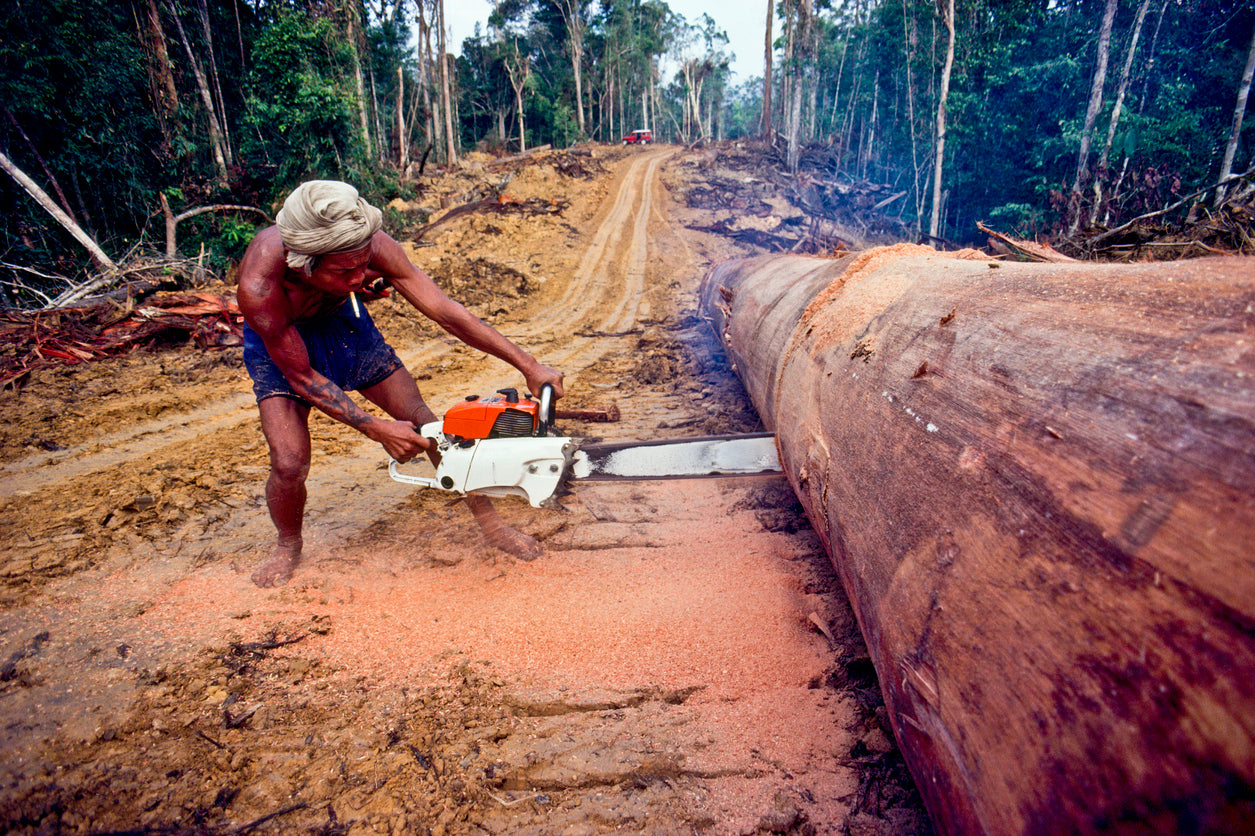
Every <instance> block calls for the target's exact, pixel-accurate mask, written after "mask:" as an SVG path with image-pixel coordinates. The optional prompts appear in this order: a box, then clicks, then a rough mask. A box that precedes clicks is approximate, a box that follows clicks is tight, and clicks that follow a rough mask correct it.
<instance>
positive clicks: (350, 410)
mask: <svg viewBox="0 0 1255 836" xmlns="http://www.w3.org/2000/svg"><path fill="white" fill-rule="evenodd" d="M381 221H382V215H381V213H380V211H379V210H378V209H376V208H375V207H373V206H371V205H370V204H368V203H367V202H366V201H365V200H363V199H362V198H360V197H359V196H358V193H357V190H356V189H354V188H353V187H352V186H350V185H348V184H346V183H340V182H336V181H326V180H314V181H310V182H308V183H303V184H301V185H300V186H299V187H298V188H297V189H296V190H295V191H293V192H292V194H291V195H290V196H289V197H288V199H287V200H286V201H285V202H284V206H283V210H282V211H280V212H279V215H278V217H277V218H276V224H275V225H274V226H271V227H268V228H266V229H263V230H262V231H261V232H259V233H257V235H256V237H254V238H253V241H252V243H251V244H249V247H248V250H247V251H246V252H245V253H244V258H243V259H242V260H241V261H240V281H239V303H240V310H241V311H242V312H243V313H244V319H245V322H246V326H245V329H244V362H245V365H246V366H247V368H248V372H249V375H250V377H252V379H253V391H254V393H255V394H256V396H257V405H258V410H259V411H260V413H261V428H262V432H263V433H264V434H265V437H266V442H267V443H268V444H269V446H270V476H269V478H268V479H267V480H266V504H267V507H268V508H269V510H270V518H271V520H273V521H274V524H275V528H276V529H277V530H278V540H277V542H276V544H275V548H274V552H273V553H272V554H271V556H270V559H269V560H267V561H266V562H265V563H264V564H263V565H262V566H261V567H260V568H259V569H257V570H256V571H255V572H254V573H253V576H252V577H253V581H254V582H255V583H256V584H257V585H258V586H275V585H279V584H283V583H286V582H287V581H288V579H289V578H291V577H292V573H293V571H294V570H295V569H296V566H297V564H298V563H299V562H300V558H301V545H302V543H301V523H302V520H303V518H304V515H305V498H306V491H305V478H306V476H307V475H308V474H309V462H310V436H309V410H310V407H311V406H314V407H317V408H318V409H320V410H321V411H323V412H325V413H326V414H327V415H330V416H331V417H332V418H334V419H336V420H337V421H341V422H343V423H345V424H348V425H349V426H350V427H353V428H355V429H357V430H358V431H360V432H361V433H362V434H363V435H365V436H367V437H368V438H371V439H374V440H375V441H378V442H379V443H380V444H382V445H383V448H384V449H385V450H386V451H387V452H388V454H389V455H390V456H392V457H393V458H394V459H396V460H397V461H399V462H405V461H409V460H410V459H412V458H414V457H415V456H416V455H418V454H419V453H421V452H424V451H426V452H427V453H428V454H429V455H434V451H431V450H429V449H428V448H429V446H431V442H430V441H428V440H427V439H425V438H423V437H422V436H420V435H419V434H418V433H417V432H416V430H415V428H416V427H418V426H421V425H422V424H424V423H427V422H429V421H434V420H436V416H435V414H434V413H432V411H431V409H429V408H428V406H427V404H426V403H424V401H423V398H422V396H421V395H420V394H419V391H418V385H417V384H416V383H415V382H414V378H413V377H412V376H411V375H410V373H409V371H408V370H406V368H405V366H404V365H402V363H401V361H400V359H398V357H397V355H396V352H395V351H393V350H392V347H391V346H389V345H388V344H387V343H386V342H384V340H383V337H382V336H381V335H380V333H379V330H378V329H377V328H376V327H375V324H374V323H373V322H372V321H371V319H370V316H369V315H368V314H367V313H366V309H365V307H364V306H362V305H361V304H359V302H358V300H357V298H356V297H353V296H352V294H354V293H357V292H359V291H361V290H362V288H363V286H364V285H365V284H366V283H368V282H371V281H373V280H374V279H377V278H379V277H381V276H383V277H387V279H388V280H389V282H391V284H392V287H393V288H394V289H395V290H396V292H398V293H400V294H401V295H402V296H403V297H405V299H406V301H408V302H409V303H410V304H411V305H413V306H414V307H415V308H417V309H418V310H419V311H420V312H421V313H422V314H423V315H425V316H427V317H428V318H429V319H431V320H432V321H434V322H435V323H436V324H437V325H439V326H440V327H442V328H444V329H445V330H446V331H448V332H449V333H450V334H452V335H453V336H455V337H457V338H458V339H460V340H462V341H463V342H464V343H466V344H467V345H470V346H473V347H474V348H477V349H480V350H481V351H484V352H487V353H488V354H491V355H493V356H495V357H498V358H500V359H502V360H504V361H505V362H507V363H509V364H510V365H512V366H514V367H515V368H516V369H518V370H519V371H520V372H521V373H522V374H523V377H524V378H525V379H526V381H527V386H528V389H529V390H530V391H532V392H539V391H540V390H541V387H542V386H543V385H544V384H546V383H548V384H551V385H552V386H553V387H554V396H555V397H561V395H562V373H561V372H558V371H557V370H555V369H551V368H549V367H548V366H545V365H542V364H541V363H539V362H537V361H536V359H535V358H534V357H532V356H531V355H530V354H528V353H527V352H525V351H523V350H522V349H521V348H519V347H518V346H516V345H514V344H513V343H512V342H510V341H509V340H507V339H506V338H505V337H503V336H501V334H499V333H497V332H496V331H495V330H493V329H492V328H491V327H489V326H488V325H486V324H485V323H484V322H482V321H481V320H479V319H478V318H476V317H475V316H474V315H472V314H471V313H470V312H469V311H468V310H467V309H466V308H464V307H463V306H462V305H460V304H459V303H457V302H455V301H453V300H452V299H450V298H449V297H448V296H446V295H445V294H444V293H443V292H442V291H441V290H440V288H439V287H437V286H436V284H435V282H433V281H432V279H431V277H430V276H428V275H427V274H426V273H424V272H423V271H422V270H420V269H419V268H418V267H415V266H414V265H413V264H411V263H410V260H409V259H408V258H407V257H406V255H405V252H404V251H403V250H402V249H401V247H400V245H399V244H397V242H396V241H395V240H393V238H392V237H390V236H389V235H388V234H386V233H384V232H382V231H381V230H380V225H381ZM353 389H356V390H358V391H360V392H361V393H362V395H363V396H365V397H366V399H367V400H369V401H370V402H371V403H373V404H375V405H376V406H378V407H380V408H381V409H382V410H383V411H384V412H385V413H387V414H388V415H389V416H391V417H392V419H393V420H386V419H382V418H378V417H375V416H373V415H371V414H369V413H367V412H366V411H364V410H363V409H362V408H361V407H359V406H358V405H357V404H356V403H355V402H354V401H353V399H352V398H350V397H349V396H348V395H347V394H345V392H346V390H353ZM466 504H467V506H468V507H469V508H470V510H471V513H472V514H473V515H474V517H475V520H476V521H477V522H478V523H479V525H480V528H481V530H482V532H483V535H484V538H485V540H487V542H488V543H490V544H491V545H493V546H496V547H497V548H500V549H502V550H504V551H506V552H509V553H510V554H513V555H516V556H518V557H523V558H526V559H531V558H534V557H536V556H537V555H539V554H540V551H541V549H540V545H539V544H538V543H537V542H536V541H535V540H533V539H532V538H531V537H528V536H527V535H525V534H522V533H520V532H518V531H515V530H514V529H513V528H510V527H509V526H508V525H506V524H505V523H504V522H503V521H502V520H501V518H500V517H499V516H498V515H497V511H496V509H495V508H493V506H492V503H491V501H490V500H489V499H488V498H487V497H483V496H475V495H469V496H467V497H466Z"/></svg>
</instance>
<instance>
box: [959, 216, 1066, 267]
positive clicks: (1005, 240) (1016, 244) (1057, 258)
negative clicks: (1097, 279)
mask: <svg viewBox="0 0 1255 836" xmlns="http://www.w3.org/2000/svg"><path fill="white" fill-rule="evenodd" d="M976 228H977V229H979V230H980V231H981V232H983V233H985V234H986V235H988V236H989V237H991V238H993V239H995V240H997V241H1000V242H1002V244H1004V245H1005V246H1006V247H1007V248H1008V249H1010V250H1011V251H1012V252H1014V253H1017V254H1018V255H1022V256H1024V257H1025V258H1027V259H1028V260H1029V261H1045V262H1049V263H1052V264H1061V263H1063V262H1065V261H1076V260H1077V259H1075V258H1072V257H1071V256H1067V255H1064V254H1063V253H1061V252H1059V251H1058V250H1056V249H1055V248H1054V247H1052V246H1050V245H1049V244H1037V243H1034V242H1032V241H1021V240H1019V239H1016V238H1012V237H1011V236H1009V235H1004V234H1003V233H1001V232H996V231H994V230H992V229H990V228H989V227H987V226H985V224H983V223H982V222H980V221H977V222H976Z"/></svg>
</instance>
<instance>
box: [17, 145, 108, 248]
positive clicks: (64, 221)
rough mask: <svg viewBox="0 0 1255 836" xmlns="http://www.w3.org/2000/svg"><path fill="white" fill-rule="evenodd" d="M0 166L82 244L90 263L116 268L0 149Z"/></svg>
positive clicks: (71, 219) (96, 245) (79, 228)
mask: <svg viewBox="0 0 1255 836" xmlns="http://www.w3.org/2000/svg"><path fill="white" fill-rule="evenodd" d="M0 168H2V169H4V172H5V174H8V175H9V176H10V177H12V178H13V182H15V183H17V184H18V185H19V186H21V187H22V189H23V190H24V191H25V192H26V193H27V194H28V195H30V196H31V197H32V198H34V200H35V202H36V203H38V204H39V206H40V208H42V209H43V210H44V211H45V212H47V213H48V214H49V215H51V216H52V217H53V219H55V220H56V222H57V223H59V224H61V226H62V227H64V229H65V231H66V232H68V233H70V235H72V236H74V240H75V241H78V242H79V243H80V244H82V245H83V248H84V249H86V250H87V255H88V256H89V257H90V258H91V260H92V263H93V264H95V265H96V267H97V269H100V270H116V269H117V265H115V264H114V263H113V260H112V259H111V258H109V256H107V255H105V251H104V250H102V249H100V245H98V244H97V243H96V242H95V241H93V240H92V238H91V236H90V235H88V234H87V233H86V232H84V231H83V228H82V227H80V226H79V225H78V224H77V223H75V222H74V219H73V218H71V217H70V216H69V215H67V214H66V213H65V211H64V210H63V209H62V208H61V207H60V206H58V205H57V204H56V201H54V200H53V199H52V198H51V197H49V196H48V193H47V192H45V191H44V190H43V189H41V188H40V187H39V186H38V184H36V183H35V181H34V180H32V179H30V177H28V176H27V175H26V172H24V171H22V170H21V169H20V168H18V167H17V166H16V165H15V164H14V163H13V161H12V160H10V159H9V157H8V156H7V155H6V154H5V153H4V152H2V151H0Z"/></svg>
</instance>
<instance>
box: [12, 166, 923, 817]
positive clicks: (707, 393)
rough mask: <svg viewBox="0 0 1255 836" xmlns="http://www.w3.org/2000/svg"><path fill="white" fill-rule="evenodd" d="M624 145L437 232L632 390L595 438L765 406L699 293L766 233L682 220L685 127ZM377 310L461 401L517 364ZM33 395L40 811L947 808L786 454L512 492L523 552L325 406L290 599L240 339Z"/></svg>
mask: <svg viewBox="0 0 1255 836" xmlns="http://www.w3.org/2000/svg"><path fill="white" fill-rule="evenodd" d="M598 153H599V155H601V157H602V160H603V163H604V165H605V166H606V172H607V173H606V174H605V175H603V176H600V177H598V178H595V179H593V180H591V181H579V180H574V179H570V178H563V177H560V176H559V175H557V174H556V173H555V172H554V171H553V170H552V169H546V168H545V166H544V165H543V163H541V164H538V165H536V166H533V167H530V168H527V169H525V170H523V171H520V172H518V173H516V174H515V175H514V178H513V180H512V182H511V184H510V186H509V187H508V188H509V191H510V192H511V193H512V194H515V195H517V196H518V197H529V196H531V195H532V194H533V193H535V194H541V195H550V196H551V195H552V193H553V192H554V190H563V191H564V192H565V193H566V194H568V195H569V196H570V202H569V205H568V206H567V207H566V209H565V210H564V212H562V213H561V215H560V216H558V215H554V216H547V217H544V218H540V219H535V220H530V219H522V218H519V219H514V218H505V219H503V218H496V217H493V218H482V217H471V218H468V219H466V220H462V219H459V220H458V221H457V222H456V223H451V224H449V225H448V226H447V227H446V229H447V231H445V232H443V233H441V234H440V235H439V236H435V246H432V247H423V248H413V247H412V248H411V249H410V253H411V257H412V258H413V259H414V261H415V263H417V264H419V265H420V266H422V267H424V269H427V270H428V271H429V272H431V273H432V274H433V275H436V276H438V277H443V278H449V280H450V281H452V284H451V285H450V286H449V287H450V293H451V294H453V295H455V296H456V295H458V294H459V288H461V289H462V290H465V291H466V292H467V293H468V294H470V295H472V296H474V295H475V292H476V291H483V290H485V289H486V290H487V292H486V293H481V295H482V296H483V299H484V300H485V301H483V303H482V304H480V305H479V306H478V307H476V310H477V311H478V312H480V314H481V315H482V316H484V317H485V318H487V319H489V320H490V321H491V322H492V323H493V324H494V326H495V327H497V328H498V330H501V331H502V332H503V333H505V334H507V335H508V336H509V337H510V338H511V339H513V340H515V341H516V342H518V343H519V344H521V345H523V346H524V347H526V348H527V349H528V350H530V351H532V352H533V353H534V354H536V355H537V356H538V357H539V358H541V359H542V360H543V361H544V362H546V363H548V364H550V365H553V366H556V367H558V368H561V369H563V370H564V371H565V372H566V381H567V389H568V392H569V397H568V399H567V403H569V404H571V405H591V406H597V405H608V404H610V403H612V402H614V403H617V404H618V406H619V408H620V410H621V411H622V414H623V420H622V422H620V423H618V424H590V425H583V424H580V423H578V422H574V423H571V424H569V425H566V426H563V427H562V429H563V430H564V431H566V432H568V433H569V434H572V435H575V436H581V437H586V436H592V435H599V436H605V437H612V438H633V437H636V438H643V437H656V436H658V435H683V434H694V433H700V432H716V431H731V430H749V429H754V428H755V419H754V417H753V415H752V414H751V413H749V411H748V408H747V405H746V403H745V400H744V398H743V396H742V394H741V392H740V389H739V385H738V384H737V382H736V380H735V378H734V377H733V376H732V375H731V373H730V371H729V370H728V369H727V368H726V365H724V362H723V360H722V358H721V357H720V356H719V355H718V354H717V353H716V349H715V347H714V345H713V342H712V341H711V340H710V339H709V337H708V335H707V334H706V332H705V329H704V326H703V324H702V323H701V322H700V321H698V320H697V318H696V316H695V313H694V311H695V298H694V294H695V290H696V286H697V283H698V281H699V280H700V278H701V276H702V275H703V273H704V272H705V270H706V269H707V267H708V266H709V264H710V263H711V261H712V259H718V258H722V257H727V256H729V255H734V254H739V253H740V252H741V251H738V250H736V249H735V248H732V247H731V245H728V244H726V242H724V243H721V242H720V241H718V240H717V239H715V238H712V237H710V236H701V235H699V234H697V233H691V232H688V231H687V230H685V229H684V227H683V226H682V224H681V223H680V221H681V220H682V219H683V218H682V217H681V216H682V215H683V213H684V212H685V211H687V210H685V209H684V208H683V207H682V206H680V205H679V204H677V203H674V202H672V201H671V200H670V199H669V198H668V195H669V193H670V191H669V190H670V189H678V190H682V186H683V183H682V176H681V174H680V173H678V172H679V171H680V168H679V167H678V166H677V165H676V163H677V158H676V157H677V152H676V151H674V149H666V148H662V149H659V148H649V149H642V150H640V151H639V152H633V153H627V154H626V155H625V154H624V153H623V152H621V151H617V150H616V151H614V152H613V153H612V152H608V151H606V152H598ZM664 169H665V171H666V172H667V173H665V174H664ZM477 276H479V277H481V279H479V280H477V279H476V277H477ZM504 276H510V277H514V278H515V279H516V280H517V281H515V283H514V284H513V285H511V287H510V289H509V290H508V292H507V291H506V290H503V289H502V288H503V287H504V285H503V284H501V277H504ZM483 277H486V278H483ZM454 279H457V280H456V281H454ZM477 281H478V284H476V282H477ZM459 282H461V284H459ZM493 282H496V283H495V284H494V283H493ZM476 298H478V297H476ZM371 311H372V314H373V316H374V317H375V318H376V320H377V321H378V322H379V323H380V326H381V328H383V329H384V331H385V333H387V334H388V335H389V337H390V339H391V340H392V341H393V343H394V345H396V347H397V348H398V350H399V352H400V353H401V355H402V358H403V359H404V360H405V362H406V364H407V365H408V366H409V367H410V368H411V369H412V370H413V371H414V372H415V374H416V376H417V377H419V379H420V385H421V386H422V387H423V390H424V394H425V396H426V397H427V398H428V400H429V402H430V403H431V404H432V405H433V408H434V409H435V410H436V411H437V412H441V411H443V409H444V408H445V407H446V406H447V405H448V404H451V403H453V402H454V401H456V400H458V399H460V398H461V397H462V396H463V395H466V394H470V393H477V394H484V393H488V392H491V391H493V390H495V389H497V388H500V387H502V386H505V385H521V381H520V380H519V376H518V375H517V373H516V372H514V370H513V369H510V368H509V367H507V366H505V365H504V364H502V363H500V362H499V361H496V360H495V359H492V358H489V357H486V356H484V355H482V354H480V353H478V352H474V351H472V350H470V349H467V348H466V347H464V346H461V345H460V344H457V343H455V342H454V341H452V340H450V339H448V338H447V337H444V336H443V335H441V334H439V333H437V332H436V331H435V330H434V329H433V328H432V327H431V326H430V325H428V324H425V323H423V322H421V321H419V318H418V317H417V315H416V314H414V312H413V311H406V310H405V309H404V308H403V307H402V306H401V305H399V304H398V303H397V302H396V300H393V299H387V300H380V301H378V302H375V303H372V306H371ZM5 398H6V400H5V401H4V402H3V404H2V413H0V414H3V416H4V418H5V422H6V423H7V425H8V428H7V429H6V430H5V434H4V435H3V436H0V438H2V439H3V440H4V443H5V449H6V451H7V453H8V458H7V460H6V462H7V463H6V464H5V466H4V468H3V470H0V502H3V506H0V507H2V510H3V514H2V515H0V537H2V538H3V543H4V545H5V552H6V554H7V557H6V558H5V562H4V565H3V567H2V568H0V577H2V578H3V580H4V597H5V601H6V602H7V608H6V609H5V610H4V611H3V612H2V613H0V665H2V667H0V717H2V718H3V723H2V724H0V725H2V726H3V730H2V732H0V779H2V780H0V826H3V827H4V829H5V830H6V831H10V832H19V833H20V832H36V831H39V832H67V833H74V832H101V831H110V830H130V831H137V830H144V831H145V832H206V833H219V832H227V831H232V832H243V830H249V831H254V832H261V831H266V830H269V831H273V832H319V833H368V832H379V833H411V832H414V833H424V832H431V833H481V832H494V833H499V832H510V833H529V832H530V833H572V834H574V833H600V832H609V831H613V830H625V831H629V832H640V833H676V832H709V833H754V832H782V833H844V832H859V833H876V832H895V833H902V832H921V831H926V824H925V823H924V821H923V818H922V815H923V814H922V812H921V811H920V808H919V804H918V800H916V799H915V798H914V796H913V790H912V789H911V788H910V786H909V781H907V780H906V778H905V775H904V774H903V771H902V768H901V762H900V758H899V756H898V755H897V753H896V751H895V750H894V748H893V745H892V743H891V742H890V740H889V739H887V738H886V735H885V732H884V730H883V728H884V727H883V726H882V725H881V720H882V719H883V717H882V716H881V713H880V712H882V709H878V706H879V697H878V695H877V691H876V685H875V680H874V674H873V672H872V671H871V668H870V664H869V663H868V661H867V658H866V652H865V650H864V648H863V647H862V644H861V641H860V640H859V638H858V634H857V628H856V625H855V623H854V620H853V616H852V614H851V613H850V611H849V608H848V605H847V604H846V603H845V601H844V598H843V596H842V595H841V592H840V588H839V586H838V584H837V582H836V580H835V577H834V576H833V573H832V572H831V570H830V568H829V566H828V564H827V559H826V557H825V556H824V555H823V554H822V552H821V551H820V549H819V546H818V544H817V541H816V540H815V538H814V536H813V535H812V534H811V532H810V530H809V528H808V527H807V525H806V522H805V520H804V518H802V517H801V516H800V509H799V508H798V506H797V505H796V502H795V500H794V498H793V496H792V494H791V492H790V491H789V489H788V487H787V485H786V484H785V483H784V482H783V480H781V479H774V478H773V479H757V480H728V481H705V482H671V483H666V482H663V483H639V484H633V485H602V486H584V487H580V488H579V489H578V490H577V492H576V494H575V496H574V497H572V498H571V499H570V500H569V501H568V503H567V504H568V509H567V510H566V511H565V512H555V511H548V510H543V511H542V510H535V509H531V508H529V507H527V506H526V504H525V503H523V502H521V501H516V500H508V501H504V502H502V503H501V504H500V507H501V510H502V513H503V515H504V516H505V517H506V518H507V519H508V520H509V521H510V522H511V523H512V524H514V525H516V526H518V527H519V528H521V529H522V530H524V531H526V532H528V533H530V534H532V535H533V536H535V537H537V538H538V539H540V540H541V541H542V542H543V544H544V545H545V548H546V554H545V555H544V556H543V557H541V558H540V559H538V560H536V561H534V562H530V563H528V562H518V561H515V560H513V559H511V558H508V557H507V556H505V555H504V554H502V553H499V552H494V551H492V550H491V549H488V548H487V547H485V546H483V545H482V544H481V543H480V541H479V538H478V536H477V534H476V533H475V532H474V530H473V527H472V526H469V525H468V523H469V514H467V512H466V511H465V509H464V508H462V507H461V505H460V504H456V505H453V506H450V505H449V504H448V500H449V498H448V496H446V495H435V494H431V493H424V492H421V491H416V490H415V489H412V488H408V487H405V486H402V485H399V484H397V483H395V482H392V481H391V480H389V479H388V478H387V474H386V472H385V471H384V470H383V469H382V465H383V464H384V461H385V456H384V454H383V453H382V451H381V450H380V449H379V448H378V446H377V445H374V444H373V443H371V442H369V441H367V440H365V439H363V438H362V437H361V436H358V435H356V434H355V433H353V432H352V431H351V430H349V429H347V428H345V427H343V426H341V425H338V424H335V423H333V422H331V421H330V420H326V419H324V418H321V417H315V419H314V420H313V422H312V427H313V434H314V438H315V457H314V462H313V469H312V474H311V478H310V483H309V487H310V492H309V503H308V511H307V515H306V555H305V559H304V561H303V563H302V565H301V566H300V568H299V569H298V570H297V573H296V575H295V577H294V578H293V580H292V582H291V583H289V584H288V585H287V586H286V587H284V588H281V589H277V590H262V589H258V588H256V587H254V586H253V585H252V584H251V582H250V581H249V578H248V574H249V572H250V571H251V569H252V568H253V567H254V566H255V565H256V564H257V563H258V562H259V561H260V560H261V559H262V558H263V557H264V556H265V555H266V553H267V546H268V543H269V541H270V539H271V537H272V530H271V527H270V523H269V520H268V518H267V516H266V513H265V508H264V503H263V502H262V484H263V481H264V478H265V472H266V456H265V447H264V443H263V441H262V439H261V435H260V431H259V430H258V428H257V426H256V412H255V407H254V405H253V403H252V398H251V395H250V394H249V391H248V383H247V380H246V376H245V375H244V374H243V371H242V369H241V368H239V363H238V357H232V356H230V355H216V356H213V357H208V356H204V355H196V354H193V353H190V352H183V353H175V354H166V355H148V356H135V357H131V358H127V359H125V360H119V361H114V362H112V363H111V364H109V365H103V366H100V367H97V368H95V369H94V370H87V369H84V368H83V367H77V368H76V369H71V370H66V371H64V372H58V373H45V374H43V375H42V376H39V377H36V378H33V379H32V380H31V382H30V383H29V384H28V385H27V387H26V388H25V389H24V390H23V391H22V392H21V393H20V394H7V395H6V396H5ZM824 631H827V635H826V634H825V632H824ZM829 636H830V637H829Z"/></svg>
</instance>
